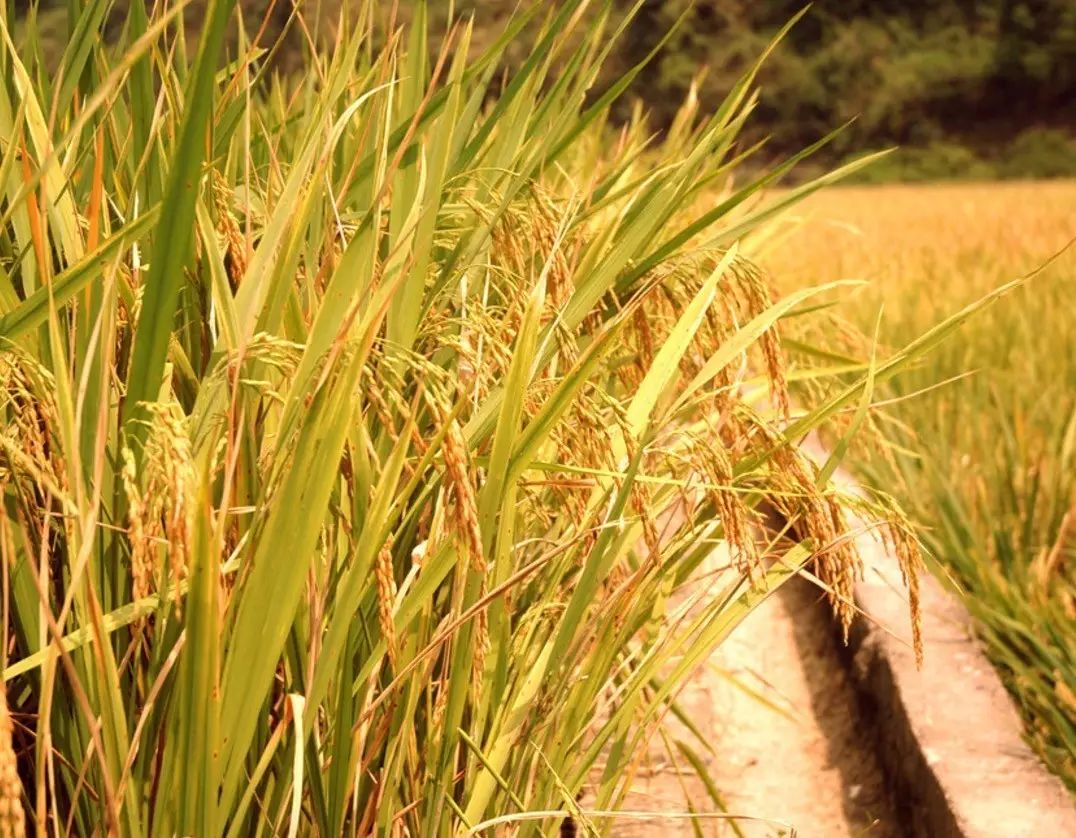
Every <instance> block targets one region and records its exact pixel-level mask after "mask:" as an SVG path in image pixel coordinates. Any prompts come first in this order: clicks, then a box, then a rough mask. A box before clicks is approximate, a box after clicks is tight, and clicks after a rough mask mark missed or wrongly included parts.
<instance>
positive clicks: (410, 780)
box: [0, 0, 940, 836]
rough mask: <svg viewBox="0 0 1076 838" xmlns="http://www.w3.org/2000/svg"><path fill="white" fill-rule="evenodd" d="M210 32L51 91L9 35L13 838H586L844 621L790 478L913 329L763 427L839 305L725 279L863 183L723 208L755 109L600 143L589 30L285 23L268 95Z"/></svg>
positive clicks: (153, 35)
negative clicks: (695, 688) (517, 47)
mask: <svg viewBox="0 0 1076 838" xmlns="http://www.w3.org/2000/svg"><path fill="white" fill-rule="evenodd" d="M234 7H235V3H234V2H230V0H210V2H209V3H208V4H207V5H206V7H205V10H204V23H203V26H202V28H201V32H200V34H199V37H198V38H197V40H196V41H195V40H194V39H191V38H188V37H187V34H186V33H185V31H184V29H183V27H182V26H181V25H180V24H179V19H180V15H181V12H182V7H181V6H180V5H167V4H159V5H158V6H156V7H155V8H154V9H153V11H152V12H151V13H150V14H146V11H145V8H144V6H143V4H140V3H134V4H131V6H130V14H129V16H128V18H127V20H126V22H125V24H124V26H123V28H122V32H121V33H120V34H119V36H118V37H117V39H116V40H115V41H114V42H113V41H107V40H105V39H102V38H101V37H99V36H98V33H99V32H100V29H101V26H102V21H104V20H105V18H106V17H107V12H108V3H107V2H105V0H90V2H86V3H82V2H75V3H72V4H70V6H69V15H70V17H69V21H68V27H69V37H68V40H67V45H66V47H65V50H64V52H63V55H62V57H61V59H60V61H59V64H58V66H57V67H56V68H55V69H51V70H50V69H47V68H46V64H45V61H44V59H43V57H42V55H41V53H40V50H39V49H37V48H36V47H35V43H36V40H35V30H34V25H33V20H32V19H31V20H29V21H27V22H26V23H25V26H24V27H23V29H22V30H20V31H21V33H22V34H21V36H20V38H21V40H18V41H17V40H16V39H15V37H14V36H13V35H12V32H13V26H12V21H11V19H10V18H8V17H4V18H0V37H2V47H0V68H2V73H0V77H2V78H3V79H4V83H3V85H2V86H0V137H2V138H3V139H2V140H0V143H2V145H0V188H2V189H3V198H2V201H0V338H2V341H3V353H2V355H0V394H2V395H0V399H2V404H0V409H2V411H3V417H4V422H3V433H2V434H0V485H2V491H3V505H2V507H0V555H2V558H3V571H4V575H3V579H4V588H3V597H4V598H3V608H4V618H5V622H4V625H5V632H6V634H5V643H4V647H3V648H4V661H3V664H4V682H5V690H4V692H3V694H4V695H5V701H4V702H2V703H0V711H2V712H0V771H2V777H3V782H2V784H0V815H2V817H3V819H4V823H3V827H2V828H3V829H4V830H5V831H6V832H9V833H11V834H21V833H22V832H23V830H24V827H26V828H34V829H36V830H37V831H39V832H41V833H42V834H44V833H45V832H50V833H57V834H59V833H64V834H68V833H75V834H87V835H88V834H96V833H103V832H108V833H117V834H125V835H143V834H161V835H165V834H167V835H173V834H177V835H240V834H248V833H257V834H262V833H267V832H271V833H274V834H275V833H287V834H289V835H295V834H299V833H303V834H321V835H339V834H362V835H365V834H371V833H375V832H376V833H377V834H392V835H397V834H410V835H431V836H432V835H449V834H465V833H467V832H472V833H480V832H485V831H488V830H494V829H499V828H504V827H506V826H508V827H511V828H513V829H515V830H517V831H518V832H519V833H520V834H534V833H537V832H542V833H548V832H550V831H555V830H556V829H557V827H558V824H559V823H560V822H561V821H562V820H563V819H564V818H566V817H569V816H571V817H572V818H573V819H574V820H575V822H576V824H577V825H579V826H580V827H581V828H583V829H587V830H592V831H605V830H607V829H608V828H609V826H610V824H611V823H612V820H613V819H612V818H611V817H609V816H607V815H606V814H602V813H610V812H615V811H616V810H617V809H618V804H619V801H620V800H621V798H622V797H623V795H624V794H625V793H626V791H627V789H628V788H629V787H630V782H631V776H632V773H633V772H634V770H635V768H636V767H637V761H638V759H639V758H640V756H639V755H640V754H641V753H642V752H643V748H641V747H640V745H641V743H644V742H645V741H646V740H647V739H648V738H649V737H650V736H651V735H653V733H654V731H655V730H656V729H657V728H658V726H660V724H661V722H662V719H663V718H664V717H665V715H666V714H668V713H669V712H676V707H675V696H676V692H677V688H678V686H679V685H680V684H682V683H683V681H684V679H685V677H686V676H687V675H688V674H689V673H690V672H691V671H692V670H693V669H694V668H695V667H696V666H697V665H698V664H699V663H700V662H702V661H703V660H704V659H705V658H706V656H707V654H708V653H709V652H710V651H711V650H712V649H713V648H714V647H715V646H716V644H718V643H720V641H721V639H722V638H723V637H725V636H727V634H728V633H729V632H730V631H731V630H732V629H733V628H734V627H735V625H736V624H737V623H738V622H739V621H740V620H741V619H742V618H743V617H744V615H745V614H746V613H747V612H748V611H749V610H750V609H751V608H752V607H754V606H755V605H756V604H757V603H758V602H760V601H761V600H762V599H764V598H765V597H766V596H767V595H768V594H769V593H770V592H771V591H773V590H774V589H775V588H776V587H777V586H778V585H780V584H781V582H782V581H784V580H785V579H787V578H788V577H789V576H790V575H792V574H794V573H796V572H798V571H799V570H800V569H801V568H804V567H806V566H808V565H809V566H810V567H811V569H812V571H813V573H814V575H815V576H816V577H817V578H818V579H819V581H820V584H822V585H823V586H824V587H825V589H826V591H827V592H828V595H829V598H830V600H831V602H832V603H833V605H834V608H835V610H836V612H837V615H838V617H839V619H840V620H842V621H844V622H845V623H847V621H848V620H849V619H851V617H852V613H851V606H850V604H849V602H848V592H849V586H850V583H851V580H852V578H853V575H854V573H855V572H856V569H857V566H858V559H857V557H856V555H855V553H854V552H853V550H852V548H851V547H850V546H849V545H850V543H851V542H850V540H849V539H847V538H845V537H844V536H845V530H846V525H845V523H844V517H843V511H842V510H843V506H842V500H841V498H839V497H838V496H837V495H836V494H835V492H834V491H833V490H831V489H830V488H829V487H828V486H827V482H826V480H825V474H819V473H818V472H817V471H816V470H815V469H814V468H813V467H812V466H810V465H809V464H808V463H807V462H805V461H804V460H803V459H802V458H801V457H800V455H799V454H798V452H797V450H796V448H795V443H796V442H797V440H798V439H799V438H800V437H802V435H803V434H805V433H806V432H807V431H809V430H810V429H812V428H814V427H816V426H818V425H819V424H821V423H823V422H825V421H826V420H828V419H829V418H831V417H833V416H834V415H837V414H839V413H840V412H841V411H846V410H855V409H856V408H855V406H856V403H857V401H858V400H860V399H861V398H862V394H863V393H864V392H865V391H866V390H867V383H868V382H869V381H871V380H884V379H885V378H886V377H887V376H890V375H892V374H894V373H895V372H896V371H897V370H898V369H899V368H900V367H901V366H903V365H904V364H906V363H907V362H909V361H911V360H914V359H915V358H916V357H918V355H920V354H921V353H922V352H925V351H927V350H928V349H929V348H930V346H931V345H932V344H933V341H934V337H937V335H934V336H932V337H930V339H928V340H926V341H920V342H918V343H916V344H914V345H913V346H912V347H911V348H910V349H909V350H907V351H904V352H901V353H896V354H895V355H894V356H893V358H892V359H890V360H888V361H886V362H885V363H880V364H879V365H878V367H877V369H876V370H874V371H873V377H872V376H870V375H865V376H863V377H862V378H861V379H860V380H858V381H855V382H852V383H851V384H850V385H849V386H848V387H847V388H846V389H845V390H843V391H842V392H840V393H839V394H838V395H836V396H835V397H834V398H832V399H830V400H828V401H827V402H825V403H824V404H819V405H813V406H810V408H809V409H808V410H807V412H804V413H799V414H796V415H795V416H789V415H788V414H789V405H788V400H787V394H786V385H785V378H784V374H783V358H784V350H783V348H782V346H781V343H780V336H779V334H778V328H779V325H780V323H779V321H781V320H782V318H784V317H785V316H786V315H787V314H788V313H790V312H791V311H793V310H794V309H796V308H797V307H801V306H804V305H805V304H807V302H808V301H809V300H811V299H812V298H814V297H816V296H817V295H819V294H827V295H832V294H833V293H839V292H840V291H841V290H842V289H843V286H836V287H833V286H825V287H822V288H816V289H809V290H803V291H800V292H797V293H795V294H792V295H788V296H786V297H783V298H781V299H775V298H773V297H771V295H770V290H769V287H768V284H767V282H766V281H764V279H763V278H762V277H761V275H760V274H759V273H758V272H757V271H756V270H755V269H753V268H752V266H751V265H750V264H749V263H747V262H746V261H745V260H744V259H743V258H742V257H741V256H739V255H738V253H737V244H736V243H737V241H738V240H739V239H740V238H741V237H743V236H744V235H745V234H747V233H748V232H750V231H752V230H756V229H758V228H759V227H760V225H764V224H765V223H767V221H768V219H770V218H772V217H773V216H774V214H776V213H777V212H779V211H780V210H781V209H782V208H784V207H786V206H788V205H790V204H791V203H793V202H795V201H796V200H798V199H800V198H802V197H803V196H805V195H807V194H809V193H810V192H812V191H814V190H816V189H818V188H819V187H821V186H823V185H825V184H827V183H829V182H831V181H833V180H835V179H836V178H838V177H840V176H841V175H842V174H843V173H844V172H836V173H834V174H833V175H829V176H826V177H824V178H822V179H820V180H818V181H814V182H812V183H810V184H807V185H805V186H802V187H799V188H798V189H797V190H796V191H794V192H791V193H787V194H784V195H783V196H781V197H778V198H774V199H772V200H771V201H770V202H769V203H759V202H758V201H757V200H756V199H757V197H758V196H759V195H760V194H761V191H762V190H763V189H764V188H765V187H767V186H768V185H770V184H772V183H774V182H776V181H777V180H778V179H779V178H780V177H781V176H782V175H783V174H784V173H785V172H787V171H788V170H789V169H791V168H792V167H793V166H794V165H795V164H796V163H797V162H798V161H799V160H800V159H802V157H803V156H805V155H806V154H808V153H810V151H811V149H808V150H806V151H805V152H804V154H803V155H797V156H796V157H794V158H792V159H790V160H788V161H787V162H786V163H785V164H783V165H781V166H779V167H776V168H775V169H774V170H773V171H770V172H768V173H766V174H764V175H761V176H759V177H757V178H756V179H754V180H751V181H748V182H745V183H737V182H736V181H735V180H734V179H733V178H732V174H733V172H734V171H735V168H736V166H737V164H738V162H739V160H740V159H741V158H742V157H743V155H744V154H745V151H744V149H742V148H740V147H739V146H738V145H737V142H736V138H737V133H738V131H739V130H740V128H741V126H742V125H743V124H744V121H745V120H746V119H747V117H748V115H749V114H750V112H751V110H752V107H753V104H754V102H755V93H754V87H753V74H752V75H751V76H748V77H747V78H745V79H744V80H743V81H742V83H741V84H740V85H738V86H737V87H736V88H735V89H734V90H732V91H731V92H730V94H729V96H728V98H727V100H726V101H725V102H724V104H723V105H722V106H721V107H720V108H719V109H718V110H716V111H715V112H714V113H709V114H700V113H698V112H697V105H696V104H695V103H694V102H691V101H689V102H688V103H687V104H686V105H685V107H684V109H683V111H682V112H681V115H680V118H679V119H678V120H677V123H676V125H675V126H674V128H673V130H671V131H670V132H669V134H668V135H667V136H665V137H664V138H663V139H661V140H657V139H655V138H652V137H650V136H649V135H648V133H647V131H646V129H645V123H644V122H643V121H642V120H641V119H639V120H636V121H634V122H632V123H631V124H629V125H627V126H624V127H619V128H618V127H616V126H612V125H610V124H608V119H607V113H608V109H609V106H610V104H611V103H612V102H613V101H615V100H616V99H617V98H618V97H620V96H621V95H623V94H624V93H625V91H626V90H628V88H629V86H630V83H631V81H632V78H633V77H634V76H635V75H637V74H638V73H639V72H640V71H641V70H642V68H643V66H644V64H645V62H644V64H640V65H639V66H638V67H636V68H634V69H633V70H631V71H630V72H629V73H628V75H627V76H626V77H624V78H623V79H621V80H620V81H618V82H617V83H616V84H614V85H613V86H612V87H610V88H608V89H607V90H605V91H595V90H593V89H592V83H593V81H594V79H595V78H596V75H597V72H598V69H599V67H600V66H601V64H602V62H603V61H604V59H605V57H606V56H607V55H608V54H609V52H610V50H611V49H613V47H614V45H615V43H616V39H617V37H618V35H619V34H620V32H621V31H622V29H623V26H624V21H623V20H622V19H620V18H618V17H616V16H614V15H613V14H612V13H611V8H612V5H611V4H610V3H608V2H606V3H587V2H585V0H568V1H567V2H563V3H560V4H558V5H557V6H556V7H555V8H553V9H548V10H547V9H545V8H544V7H542V6H536V7H534V8H531V9H530V10H529V11H526V12H522V13H520V14H519V15H517V16H515V17H513V19H512V20H511V22H510V23H509V24H508V26H507V28H506V29H505V31H504V32H503V34H502V35H501V36H500V37H499V38H498V39H497V40H496V41H495V42H493V43H492V44H490V45H487V46H486V47H485V48H484V49H474V48H472V45H471V35H472V25H471V23H470V21H468V20H457V21H455V22H454V23H453V24H452V25H451V26H450V27H449V29H448V31H447V34H446V35H445V37H444V39H443V40H442V41H440V42H437V43H428V41H429V38H428V36H427V31H426V11H425V6H424V5H423V4H418V5H416V7H415V10H414V13H413V15H411V17H410V22H409V26H408V27H402V26H398V25H396V24H395V23H394V22H393V20H392V19H391V18H389V19H388V20H386V19H385V17H384V16H383V15H382V13H381V11H380V10H379V4H376V3H372V2H371V3H356V4H351V6H350V8H349V9H348V13H347V14H346V15H345V16H343V17H342V18H341V19H340V21H339V25H337V26H335V27H330V28H329V29H328V30H323V29H322V28H321V27H318V26H314V25H312V24H310V23H309V21H308V19H307V17H305V16H304V15H303V13H302V12H297V13H296V14H295V15H294V16H293V18H292V20H291V25H292V26H293V27H295V28H296V31H300V32H301V33H302V34H303V38H302V41H303V42H304V43H306V44H307V52H306V53H305V58H304V62H303V63H304V68H305V69H304V72H302V73H301V74H290V75H281V74H279V73H277V72H275V71H274V70H273V69H272V68H273V64H272V61H271V58H272V54H273V44H261V43H260V42H259V34H258V33H257V32H248V31H247V30H246V29H245V28H244V27H243V25H242V23H241V22H239V23H237V24H234V25H233V28H234V31H235V34H234V36H233V35H230V34H229V31H230V30H229V26H230V24H229V20H230V17H231V16H232V14H233V11H234ZM584 11H586V12H587V14H586V15H584V14H583V12H584ZM524 26H527V27H531V31H534V32H536V33H537V35H536V36H535V40H534V48H533V49H532V50H531V51H530V52H528V53H527V57H526V59H525V60H524V61H523V62H522V63H521V64H519V66H517V67H515V68H514V69H511V70H508V71H506V70H505V68H504V65H503V62H502V57H503V54H504V51H505V49H506V47H507V46H508V45H509V44H511V43H512V41H513V38H514V37H516V35H517V33H518V32H519V31H520V30H521V29H522V28H523V27H524ZM326 38H328V42H327V43H326V44H322V41H323V40H324V39H326ZM225 45H226V48H225ZM823 142H824V141H823ZM846 171H847V170H846ZM715 189H719V195H720V197H718V198H717V199H710V200H708V206H706V207H705V208H704V209H702V210H700V211H698V212H695V213H692V212H690V209H689V208H690V207H692V206H693V205H697V203H698V202H699V201H700V200H702V199H703V196H706V195H713V194H714V190H715ZM939 334H940V333H939ZM760 388H761V391H763V392H765V393H766V394H767V398H766V399H765V403H763V402H762V401H760V400H758V399H757V398H756V396H757V395H758V394H759V392H760ZM752 394H753V395H752ZM766 405H769V406H766ZM764 499H769V502H770V503H771V504H775V505H777V506H778V508H780V509H781V511H782V512H783V513H784V515H785V517H786V518H787V519H788V520H789V521H790V523H791V524H792V526H790V528H789V530H788V532H786V533H785V534H784V537H781V538H776V537H773V538H770V537H765V536H763V535H762V531H761V529H760V528H759V526H758V519H759V514H760V513H759V510H760V508H761V504H762V501H763V500H764ZM890 526H891V528H892V530H893V532H894V534H895V535H896V537H897V538H898V539H901V540H902V543H904V544H906V545H907V548H908V549H907V550H906V551H905V554H906V559H907V563H908V567H907V570H908V572H909V576H910V578H912V579H914V572H915V563H916V554H915V551H914V543H913V542H911V541H910V540H909V539H908V536H907V531H906V529H905V528H904V526H903V524H902V523H901V522H900V519H899V516H896V517H894V519H893V521H892V523H891V525H890ZM790 533H795V536H794V537H790ZM692 747H694V748H698V749H703V750H707V749H708V750H710V751H712V750H713V748H714V747H715V746H714V743H710V742H701V743H694V744H693V746H692ZM697 803H698V802H697V801H696V804H697ZM714 806H715V807H716V806H717V802H716V801H715V803H714ZM588 813H589V814H588Z"/></svg>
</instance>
